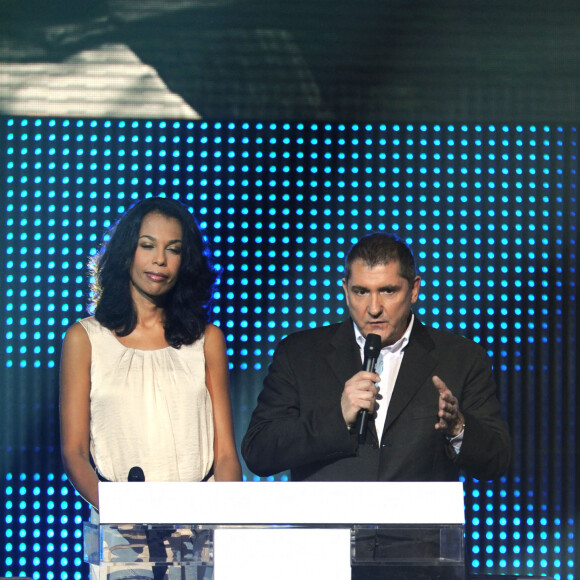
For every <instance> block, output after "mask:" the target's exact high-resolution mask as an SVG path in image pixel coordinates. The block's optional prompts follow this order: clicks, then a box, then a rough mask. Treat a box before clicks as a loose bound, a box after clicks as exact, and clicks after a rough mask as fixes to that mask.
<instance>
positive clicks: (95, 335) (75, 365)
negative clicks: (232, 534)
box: [60, 198, 241, 509]
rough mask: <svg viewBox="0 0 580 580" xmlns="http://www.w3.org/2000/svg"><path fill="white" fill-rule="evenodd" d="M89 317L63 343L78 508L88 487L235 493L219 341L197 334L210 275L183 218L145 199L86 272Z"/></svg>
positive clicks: (66, 421) (68, 459)
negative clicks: (221, 488) (139, 474)
mask: <svg viewBox="0 0 580 580" xmlns="http://www.w3.org/2000/svg"><path fill="white" fill-rule="evenodd" d="M91 267H92V273H93V276H94V282H93V288H92V289H93V303H94V307H95V310H94V316H91V317H89V318H85V319H84V320H81V321H79V322H77V323H76V324H74V325H73V326H72V327H71V328H69V330H68V331H67V333H66V336H65V339H64V344H63V351H62V360H61V393H60V397H61V398H60V414H61V451H62V457H63V462H64V467H65V471H66V473H67V476H68V477H69V479H70V481H71V482H72V484H73V485H74V486H75V488H76V489H77V490H78V492H79V493H80V494H81V496H82V497H84V498H85V499H86V501H87V502H89V503H90V504H91V505H92V506H93V507H94V508H96V509H98V507H99V497H98V485H97V484H98V481H99V478H100V479H102V480H109V481H127V479H128V474H129V471H130V470H131V468H132V467H138V468H141V469H142V471H143V474H144V477H145V480H146V481H207V480H216V481H238V480H241V468H240V462H239V459H238V455H237V451H236V446H235V441H234V430H233V421H232V409H231V402H230V396H229V387H228V366H227V357H226V348H225V340H224V337H223V334H222V333H221V331H220V330H219V329H218V328H217V327H216V326H214V325H213V324H210V323H208V321H207V315H208V304H209V301H210V298H211V294H212V288H213V284H214V282H215V272H214V270H213V269H212V268H211V266H210V264H209V260H208V257H207V255H206V253H205V250H204V244H203V239H202V235H201V233H200V231H199V229H198V227H197V224H196V222H195V220H194V218H193V216H192V215H191V214H190V213H189V211H188V210H187V209H186V208H185V207H184V206H183V205H182V204H181V203H179V202H177V201H175V200H171V199H165V198H149V199H145V200H143V201H141V202H138V203H137V204H135V205H134V206H133V207H132V208H131V209H130V210H129V211H128V212H127V213H126V214H125V215H124V216H123V217H122V218H121V220H120V221H119V222H118V223H117V225H116V226H115V228H114V230H113V231H112V233H111V236H110V239H109V241H108V242H107V243H106V245H105V247H104V250H103V251H101V252H100V253H99V255H98V256H97V257H96V259H95V260H93V261H92V264H91Z"/></svg>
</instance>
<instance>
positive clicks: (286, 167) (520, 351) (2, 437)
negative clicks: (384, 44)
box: [0, 117, 580, 580]
mask: <svg viewBox="0 0 580 580" xmlns="http://www.w3.org/2000/svg"><path fill="white" fill-rule="evenodd" d="M0 159H1V161H0V206H1V207H0V239H1V240H2V242H1V244H2V251H1V252H0V327H1V329H2V331H1V333H2V334H1V336H2V338H1V354H0V357H1V359H0V363H1V364H0V413H1V425H2V428H1V430H0V451H1V452H0V472H1V482H2V483H1V489H0V495H1V497H2V502H1V505H0V517H1V519H2V527H1V530H2V531H1V532H0V575H4V576H10V575H14V576H17V575H19V574H24V573H25V574H26V575H29V576H32V577H34V578H38V579H42V580H45V579H47V580H53V579H56V578H59V579H72V578H74V579H77V578H78V579H80V578H86V577H87V567H86V565H85V564H83V563H82V540H81V522H82V521H83V519H85V518H86V517H87V515H88V510H87V507H86V505H85V504H84V503H83V501H82V500H81V499H80V498H79V497H78V496H77V495H75V492H74V490H73V489H72V488H71V486H70V484H69V483H68V482H67V481H66V478H65V476H64V475H63V470H62V465H61V461H60V456H59V434H58V367H59V355H60V349H61V341H62V338H63V333H64V332H65V330H66V328H67V327H68V326H70V325H71V324H72V323H73V322H74V321H76V320H78V319H79V318H81V317H83V316H86V315H87V311H86V305H87V299H88V289H87V270H86V264H87V259H88V257H89V256H90V255H92V254H93V253H94V252H95V251H96V250H97V248H98V246H99V242H100V240H101V239H102V234H103V232H104V229H105V228H106V227H108V226H110V225H111V224H112V223H114V222H115V220H116V219H117V218H118V217H119V216H120V214H121V213H122V212H124V211H125V210H126V209H127V208H128V207H129V206H130V205H131V204H132V203H133V202H134V201H135V200H137V199H142V198H143V197H145V196H148V195H158V194H159V195H165V196H170V197H174V198H178V199H180V200H182V201H183V202H184V203H186V204H188V206H189V207H190V208H191V209H192V211H193V212H194V214H195V215H196V217H197V219H198V220H199V222H200V224H201V226H202V227H203V229H204V231H205V234H206V235H207V238H208V239H209V242H210V244H211V247H212V251H213V258H214V261H215V264H216V267H217V268H218V269H219V272H220V276H219V278H220V279H219V286H218V289H217V291H216V294H215V301H214V305H213V309H212V317H213V319H214V320H215V322H216V324H218V325H219V326H220V327H221V328H222V329H223V331H224V333H225V335H226V337H227V342H228V354H229V360H230V371H231V390H232V399H233V405H234V412H235V428H236V437H237V440H238V443H239V441H240V440H241V438H242V436H243V434H244V432H245V429H246V426H247V424H248V421H249V417H250V414H251V411H252V409H253V407H254V405H255V402H256V397H257V395H258V393H259V391H260V388H261V381H262V379H263V377H264V375H265V373H266V370H267V366H268V364H269V361H270V360H271V356H272V353H273V350H274V347H275V345H276V344H277V342H278V341H279V340H280V339H281V338H282V337H284V336H285V335H287V334H288V333H291V332H294V331H296V330H299V329H304V328H308V327H311V326H315V325H321V324H330V323H332V322H335V321H338V320H341V319H343V318H344V317H345V316H346V315H347V311H346V309H345V305H344V299H343V294H342V290H341V286H340V279H341V276H342V265H343V260H344V256H345V252H346V251H347V249H348V248H349V246H350V245H351V244H352V243H353V242H355V241H356V240H357V239H358V238H359V237H360V236H362V235H364V234H366V233H368V232H371V231H383V230H385V231H394V232H396V233H398V234H400V235H401V236H402V237H403V238H405V239H406V240H408V241H409V242H410V243H411V244H412V246H413V248H414V251H415V255H416V259H417V262H418V264H419V269H420V273H421V276H422V278H423V281H424V282H423V286H422V291H421V295H420V300H419V302H418V304H417V308H416V312H417V314H418V315H419V316H420V317H421V319H422V320H423V321H424V322H426V323H427V324H432V325H434V326H438V327H440V328H445V329H447V330H450V331H452V332H455V333H459V334H463V335H465V336H468V337H469V338H471V339H473V340H475V341H476V342H478V343H480V344H482V345H483V346H484V347H485V348H486V349H487V351H488V353H489V356H490V357H491V359H492V361H493V365H494V370H495V376H496V379H497V383H498V385H499V396H500V398H501V403H502V407H503V410H504V412H505V416H506V418H507V420H508V421H509V425H510V431H511V434H512V436H513V442H514V460H513V465H512V467H511V469H510V471H509V473H508V474H506V477H505V478H503V479H502V480H501V481H499V482H497V483H494V484H490V483H486V482H481V481H474V480H471V479H467V480H466V481H465V490H466V497H465V501H466V519H467V544H468V547H467V550H468V552H467V555H468V560H469V564H470V566H471V568H472V570H473V571H474V572H476V573H486V572H487V573H496V574H498V573H507V574H515V573H517V574H531V573H533V574H536V575H538V574H548V575H551V576H554V577H555V578H557V579H559V580H564V579H566V580H571V579H572V578H574V569H575V551H576V549H577V547H578V546H577V542H576V538H575V518H576V505H577V501H578V490H579V489H580V488H579V486H578V485H577V484H576V481H577V479H578V477H577V476H578V475H579V474H578V462H577V461H576V446H575V442H576V431H577V423H576V416H577V398H576V384H577V368H576V349H577V346H576V340H577V331H576V329H577V323H578V310H577V245H576V244H577V226H578V215H577V210H578V203H577V179H578V177H577V173H578V133H577V126H575V125H566V126H562V125H558V124H552V125H540V124H538V125H534V124H526V125H517V124H510V125H505V124H497V125H489V124H487V125H477V124H469V125H461V124H458V125H447V124H445V125H437V124H429V125H421V124H414V125H404V124H401V125H397V124H388V125H383V124H380V123H375V124H340V123H299V122H293V123H287V124H286V123H257V122H253V123H245V122H212V123H208V122H203V121H194V122H184V121H181V122H177V121H176V122H170V121H164V122H161V121H147V120H118V119H117V120H114V121H109V120H102V119H101V120H90V119H73V118H71V119H64V118H56V119H51V118H21V117H20V118H14V117H3V118H0ZM244 473H245V477H246V478H247V479H248V480H252V479H256V478H255V477H254V476H253V474H252V473H250V472H249V471H248V470H247V468H245V470H244ZM284 477H285V476H284V474H281V475H280V476H278V478H280V479H284ZM434 501H437V499H436V498H434Z"/></svg>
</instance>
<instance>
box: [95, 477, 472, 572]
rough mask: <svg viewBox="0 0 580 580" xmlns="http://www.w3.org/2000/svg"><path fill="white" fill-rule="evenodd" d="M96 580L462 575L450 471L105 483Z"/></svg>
mask: <svg viewBox="0 0 580 580" xmlns="http://www.w3.org/2000/svg"><path fill="white" fill-rule="evenodd" d="M99 502H100V523H99V525H96V524H92V523H89V522H87V523H85V529H84V557H85V561H86V562H88V563H90V564H92V565H93V566H92V571H93V577H97V578H99V580H125V579H128V578H133V579H145V578H147V579H154V580H161V579H163V580H210V579H213V580H233V579H235V580H286V579H288V580H290V579H292V580H326V579H328V580H351V578H357V579H360V580H363V579H364V580H375V579H381V580H389V579H391V578H392V579H393V580H421V579H426V580H464V579H465V577H466V576H465V562H464V521H465V518H464V505H463V486H462V484H461V483H456V482H435V483H422V482H410V483H385V482H364V483H363V482H361V483H359V482H357V483H352V482H333V483H327V482H235V483H234V482H231V483H226V482H219V483H217V482H214V483H152V482H151V483H145V482H143V483H141V482H133V483H100V484H99Z"/></svg>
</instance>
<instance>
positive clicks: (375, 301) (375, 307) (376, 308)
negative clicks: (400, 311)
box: [369, 294, 383, 316]
mask: <svg viewBox="0 0 580 580" xmlns="http://www.w3.org/2000/svg"><path fill="white" fill-rule="evenodd" d="M382 311H383V305H382V303H381V298H380V296H379V295H378V294H371V295H370V296H369V314H370V315H371V316H380V314H381V313H382Z"/></svg>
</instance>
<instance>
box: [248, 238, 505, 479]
mask: <svg viewBox="0 0 580 580" xmlns="http://www.w3.org/2000/svg"><path fill="white" fill-rule="evenodd" d="M342 285H343V289H344V293H345V298H346V302H347V305H348V308H349V312H350V319H348V320H346V321H344V322H342V323H339V324H335V325H331V326H324V327H320V328H316V329H310V330H306V331H302V332H298V333H296V334H293V335H290V336H288V337H286V338H285V339H284V340H283V341H281V343H280V344H279V345H278V347H277V349H276V353H275V355H274V359H273V362H272V364H271V366H270V369H269V372H268V375H267V377H266V379H265V381H264V388H263V391H262V393H261V394H260V396H259V398H258V405H257V407H256V409H255V411H254V413H253V415H252V418H251V421H250V425H249V428H248V431H247V433H246V435H245V437H244V440H243V442H242V455H243V457H244V459H245V460H246V463H247V465H248V467H249V468H250V469H251V470H252V471H253V472H254V473H256V474H257V475H260V476H268V475H272V474H275V473H279V472H280V471H284V470H288V469H289V470H290V471H291V478H292V480H294V481H302V480H311V481H316V480H319V481H452V480H457V479H458V476H459V473H460V470H463V471H464V472H465V473H466V474H467V475H470V476H473V477H475V478H478V479H485V480H487V479H495V478H498V477H500V476H501V475H502V474H503V473H504V472H505V471H506V470H507V468H508V465H509V462H510V456H511V443H510V438H509V434H508V430H507V426H506V423H505V421H504V420H503V418H502V416H501V409H500V405H499V402H498V400H497V397H496V386H495V383H494V380H493V377H492V372H491V365H490V362H489V359H488V357H487V355H486V353H485V351H484V350H483V349H482V348H481V347H480V346H478V345H477V344H475V343H474V342H472V341H470V340H468V339H466V338H463V337H460V336H456V335H453V334H450V333H447V332H444V331H441V330H437V329H434V328H429V327H426V326H424V325H423V324H422V323H421V322H420V321H419V319H418V318H417V317H416V316H415V315H414V314H413V312H412V310H411V307H412V305H413V304H415V302H416V301H417V298H418V295H419V288H420V286H421V279H420V277H419V276H418V275H417V273H416V269H415V262H414V258H413V255H412V253H411V250H410V249H409V248H408V247H407V245H406V244H405V243H404V242H403V241H402V240H401V239H399V238H398V237H397V236H395V235H393V234H383V233H379V234H370V235H368V236H365V237H363V238H362V239H361V240H360V241H359V242H358V243H357V244H355V245H354V246H353V247H352V248H351V250H350V252H349V254H348V256H347V259H346V266H345V275H344V279H343V281H342ZM368 334H378V335H379V336H380V338H381V347H382V350H381V355H380V357H379V362H378V364H377V372H368V371H365V370H360V369H361V368H362V362H363V354H362V353H363V348H364V344H365V340H366V337H367V335H368ZM363 409H366V410H367V413H368V417H369V419H370V420H369V421H368V425H367V428H366V433H364V440H361V441H359V439H360V438H359V437H358V434H357V428H356V425H357V417H358V416H359V413H360V411H361V410H363Z"/></svg>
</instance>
